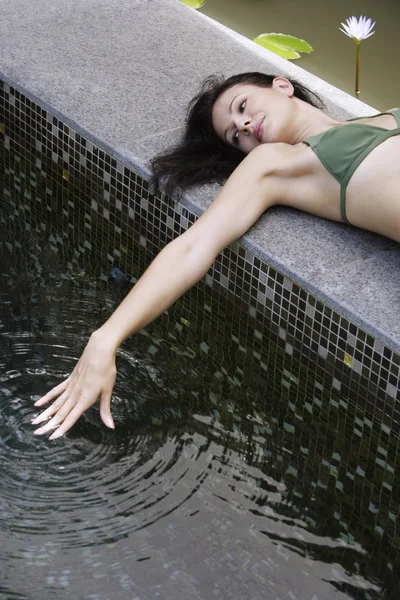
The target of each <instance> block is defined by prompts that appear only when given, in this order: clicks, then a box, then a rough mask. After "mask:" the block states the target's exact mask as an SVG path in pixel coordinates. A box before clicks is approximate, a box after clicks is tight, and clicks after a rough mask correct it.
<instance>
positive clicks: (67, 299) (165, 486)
mask: <svg viewBox="0 0 400 600" xmlns="http://www.w3.org/2000/svg"><path fill="white" fill-rule="evenodd" d="M10 165H12V166H10ZM0 172H1V173H2V181H3V184H2V188H0V194H2V196H1V202H0V205H1V218H0V239H1V251H0V364H1V370H0V410H1V428H0V481H1V485H0V527H1V540H2V545H1V550H0V556H1V563H0V564H1V578H0V598H4V600H5V599H6V598H7V599H11V598H12V599H19V600H22V599H29V600H31V599H36V598H40V599H41V600H46V599H49V600H50V599H52V600H53V599H54V598H55V597H58V598H79V599H85V600H105V599H108V598H111V597H112V598H113V599H117V600H118V599H121V600H122V599H123V600H126V599H127V598H129V599H131V598H132V599H133V598H140V599H143V600H144V599H150V598H162V599H169V598H170V599H174V600H176V599H178V598H185V599H186V598H187V599H189V598H199V599H205V600H208V599H210V598H214V597H215V598H252V599H265V598H267V599H268V600H269V599H276V600H277V599H278V598H279V599H283V598H285V599H286V598H291V599H292V598H297V599H299V600H303V599H310V600H311V599H312V600H322V599H328V598H333V597H334V598H337V599H345V598H354V599H361V598H362V599H364V598H365V599H376V598H385V599H391V600H395V599H396V598H398V597H399V593H400V592H399V589H400V588H399V576H398V573H399V569H398V567H399V556H398V548H399V538H398V534H397V531H396V527H397V516H398V511H399V484H398V478H397V480H396V477H395V475H396V473H397V472H398V464H397V461H398V456H399V453H398V442H399V440H398V438H397V437H396V436H395V435H394V433H393V432H390V433H387V436H386V438H384V429H383V428H382V426H381V423H375V422H369V421H368V420H367V419H365V418H364V414H363V407H362V406H361V405H360V404H359V403H358V402H356V401H355V400H354V399H352V398H347V397H346V398H345V397H340V394H339V395H337V396H336V402H337V405H338V406H339V404H340V405H341V406H342V408H343V407H345V412H344V411H343V410H341V411H339V410H338V409H337V408H335V404H334V403H333V402H332V397H331V395H330V394H329V393H327V392H326V390H324V387H323V386H322V385H320V384H318V382H317V381H316V378H315V374H314V373H312V372H310V371H307V368H306V366H304V367H303V368H302V369H301V372H300V376H299V378H300V379H301V382H302V383H301V386H300V391H299V386H298V383H299V382H298V381H295V380H296V376H295V375H294V374H293V373H292V372H291V370H290V368H289V366H288V364H287V362H285V360H287V358H285V356H283V355H282V353H279V352H278V350H277V349H276V348H274V347H272V346H271V348H270V351H269V353H268V360H267V362H266V363H263V364H262V365H261V366H260V363H259V361H256V360H255V359H254V354H253V352H251V351H250V350H249V349H248V348H247V347H246V339H247V331H248V326H247V325H246V323H245V322H244V321H243V319H242V317H241V316H240V315H239V313H238V312H237V310H236V308H235V306H234V305H232V304H230V302H229V301H228V300H225V301H224V302H222V301H221V300H220V299H217V300H213V301H211V300H210V301H209V303H208V304H207V305H206V306H204V304H203V305H201V304H200V303H199V302H198V300H197V296H196V292H195V291H193V292H191V293H189V294H187V295H186V296H185V298H184V299H183V300H182V301H180V302H178V303H177V305H176V306H175V307H174V308H173V309H171V310H170V311H168V313H166V314H164V315H163V316H162V317H161V318H160V319H158V320H157V321H156V322H155V323H154V324H152V325H150V326H149V327H148V328H146V330H144V331H141V332H139V333H138V334H137V335H135V336H134V337H132V338H131V339H129V340H127V342H126V343H124V345H123V346H122V347H121V349H120V351H119V353H118V362H117V366H118V378H117V383H116V386H115V393H114V398H113V415H114V418H115V422H116V429H115V431H109V430H107V429H106V428H105V427H104V426H103V425H102V423H101V421H100V418H99V415H98V409H97V407H93V408H92V409H90V410H89V411H88V412H87V413H86V414H85V415H84V417H82V418H81V420H80V421H79V422H78V424H77V425H76V426H75V427H74V428H73V429H72V430H71V432H70V433H69V434H68V435H67V436H66V437H65V438H61V439H59V440H56V441H54V442H51V441H49V440H48V439H47V438H46V437H36V436H34V435H33V430H34V427H32V426H31V425H30V420H31V419H32V418H33V417H34V416H36V415H37V414H38V410H37V409H36V408H35V407H34V405H33V404H34V401H35V400H36V399H38V398H39V397H40V396H41V395H43V394H44V393H45V392H46V391H47V390H48V389H49V388H50V387H52V386H53V385H55V384H56V383H58V382H59V381H61V380H62V378H63V377H65V376H66V374H67V373H68V372H69V371H70V370H71V369H72V368H73V366H74V364H75V362H76V360H77V359H78V357H79V356H80V353H81V351H82V349H83V347H84V345H85V342H86V340H87V338H88V336H89V335H90V333H91V332H92V331H93V330H94V329H96V327H98V326H99V325H100V324H101V323H102V322H103V321H104V320H105V319H106V318H107V316H108V315H109V314H110V313H111V311H112V310H113V308H114V307H115V306H116V305H117V304H118V302H119V301H120V300H121V298H122V297H123V295H124V294H125V293H126V291H127V289H126V288H124V289H118V288H116V287H114V286H113V285H111V284H110V283H108V282H107V279H108V274H109V272H110V270H111V268H112V267H113V266H120V265H118V264H111V263H110V260H109V257H107V236H109V235H111V234H110V233H109V231H108V229H107V224H106V223H105V222H104V223H103V224H101V223H98V224H97V225H96V228H93V227H92V229H91V230H90V232H89V235H88V234H87V231H86V229H87V228H85V222H84V217H83V218H81V216H80V214H79V211H77V212H76V213H75V214H74V221H73V226H72V227H68V226H67V225H66V221H65V220H63V219H62V215H60V218H59V219H58V218H57V219H55V218H54V216H51V215H50V213H49V211H48V210H47V209H46V205H45V203H41V202H33V200H32V198H30V199H29V198H27V196H26V187H25V186H24V185H23V184H22V183H21V182H24V181H28V180H29V178H32V177H33V176H34V168H33V167H32V165H29V164H25V163H24V161H23V160H15V161H11V160H10V156H8V157H7V162H6V163H4V164H3V165H1V166H0ZM11 182H12V185H11ZM37 189H38V190H40V186H39V185H38V187H37ZM24 190H25V191H24ZM38 193H39V192H38ZM85 236H86V237H85ZM85 240H86V241H85ZM140 252H141V250H140V249H139V248H130V249H129V253H130V255H131V259H130V264H131V270H130V271H129V272H128V273H127V276H128V278H129V279H130V281H131V282H134V281H135V280H136V278H137V277H138V276H139V268H138V267H137V265H136V264H135V262H136V259H137V258H138V257H139V254H140ZM142 254H143V252H142ZM233 332H235V333H234V335H233ZM343 414H345V415H346V417H345V418H343ZM382 464H383V465H384V471H383V470H382V468H381V466H382Z"/></svg>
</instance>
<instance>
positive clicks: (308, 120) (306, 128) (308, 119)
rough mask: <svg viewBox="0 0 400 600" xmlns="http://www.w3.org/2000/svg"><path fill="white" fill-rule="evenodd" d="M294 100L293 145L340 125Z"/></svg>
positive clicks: (320, 112)
mask: <svg viewBox="0 0 400 600" xmlns="http://www.w3.org/2000/svg"><path fill="white" fill-rule="evenodd" d="M294 100H295V102H296V105H295V106H296V116H295V123H294V127H293V142H292V143H293V144H298V143H299V142H301V141H302V140H304V139H305V138H307V137H310V136H312V135H317V134H318V133H322V132H323V131H326V130H327V129H331V127H335V126H337V125H341V124H342V121H337V120H336V119H333V118H332V117H330V116H329V115H327V114H326V113H324V112H322V110H321V109H320V108H316V107H315V106H312V105H311V104H307V102H304V101H303V100H300V99H299V98H295V99H294Z"/></svg>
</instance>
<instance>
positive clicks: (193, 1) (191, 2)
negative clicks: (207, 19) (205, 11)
mask: <svg viewBox="0 0 400 600" xmlns="http://www.w3.org/2000/svg"><path fill="white" fill-rule="evenodd" d="M180 1H181V2H182V4H186V6H190V8H201V7H202V6H203V4H204V2H205V1H206V0H180Z"/></svg>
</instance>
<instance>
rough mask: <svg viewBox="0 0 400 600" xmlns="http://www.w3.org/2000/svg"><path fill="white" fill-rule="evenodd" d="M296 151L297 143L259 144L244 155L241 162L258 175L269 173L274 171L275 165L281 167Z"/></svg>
mask: <svg viewBox="0 0 400 600" xmlns="http://www.w3.org/2000/svg"><path fill="white" fill-rule="evenodd" d="M296 152H298V148H297V145H296V146H291V145H290V144H284V143H274V144H260V145H259V146H257V147H256V148H254V149H253V150H252V151H251V152H250V153H249V154H248V155H247V156H246V158H245V159H244V160H243V161H242V163H241V164H242V165H243V167H244V168H247V169H249V170H252V171H254V173H255V174H259V175H260V176H266V175H271V174H272V173H275V172H276V170H277V167H282V166H283V165H284V164H287V162H288V161H291V160H293V158H294V155H295V153H296Z"/></svg>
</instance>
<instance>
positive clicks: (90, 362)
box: [32, 332, 117, 440]
mask: <svg viewBox="0 0 400 600" xmlns="http://www.w3.org/2000/svg"><path fill="white" fill-rule="evenodd" d="M115 355H116V349H115V348H114V347H112V346H110V345H108V344H107V343H106V342H105V340H104V339H103V338H102V337H101V335H99V333H98V332H95V333H94V334H92V336H91V337H90V339H89V342H88V344H87V346H86V348H85V350H84V352H83V354H82V356H81V358H80V359H79V361H78V363H77V364H76V366H75V369H74V370H73V371H72V373H71V375H70V376H69V377H68V378H67V379H66V380H65V381H63V382H62V383H60V384H59V385H57V386H56V387H55V388H53V389H52V390H50V392H48V393H47V394H46V395H45V396H43V397H42V398H40V400H38V401H37V402H35V406H43V405H44V404H46V403H47V402H49V401H50V400H54V399H55V398H56V400H55V402H53V404H52V405H51V406H49V408H47V409H46V410H45V411H44V412H42V414H40V415H39V416H38V417H36V418H35V419H33V420H32V424H33V425H37V424H39V423H42V422H43V421H46V420H47V419H50V420H49V421H48V422H47V423H46V424H45V425H44V426H43V427H40V428H39V429H36V430H35V432H34V433H35V434H37V435H42V434H44V433H48V432H49V431H51V430H52V429H54V428H55V427H58V429H57V431H55V432H54V433H53V434H52V435H51V436H50V439H51V440H54V439H55V438H58V437H61V436H62V435H64V433H66V432H67V431H68V430H69V429H70V428H71V427H72V426H73V425H74V424H75V423H76V421H77V420H78V419H79V417H80V416H81V415H82V414H83V413H84V412H85V411H86V410H87V409H88V408H90V406H92V405H93V404H94V403H95V402H96V400H97V399H98V398H100V416H101V420H102V421H103V423H104V425H106V426H107V427H109V428H110V429H114V421H113V418H112V416H111V410H110V403H111V394H112V390H113V387H114V383H115V377H116V374H117V370H116V366H115Z"/></svg>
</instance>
